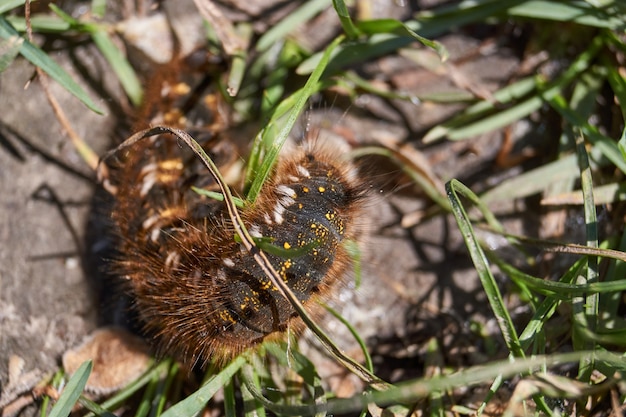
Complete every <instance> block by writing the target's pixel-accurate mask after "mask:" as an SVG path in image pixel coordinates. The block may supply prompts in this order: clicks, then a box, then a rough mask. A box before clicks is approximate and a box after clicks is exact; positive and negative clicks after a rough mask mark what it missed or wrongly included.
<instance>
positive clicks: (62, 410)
mask: <svg viewBox="0 0 626 417" xmlns="http://www.w3.org/2000/svg"><path fill="white" fill-rule="evenodd" d="M92 367H93V364H92V363H91V361H86V362H84V363H83V364H82V365H81V366H80V367H79V368H78V370H77V371H76V372H75V373H74V375H72V377H71V378H70V380H69V381H68V382H67V385H66V386H65V388H63V392H61V396H60V397H59V399H58V400H57V402H56V404H55V405H54V407H52V410H50V414H48V416H49V417H67V416H69V415H70V413H71V412H72V408H73V407H74V404H76V402H77V401H78V398H79V397H80V394H82V392H83V389H85V385H86V384H87V379H89V374H90V373H91V368H92Z"/></svg>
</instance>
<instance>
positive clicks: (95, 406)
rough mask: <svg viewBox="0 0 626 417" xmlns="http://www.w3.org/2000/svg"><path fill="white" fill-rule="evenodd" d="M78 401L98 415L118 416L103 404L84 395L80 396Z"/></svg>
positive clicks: (105, 416) (104, 416)
mask: <svg viewBox="0 0 626 417" xmlns="http://www.w3.org/2000/svg"><path fill="white" fill-rule="evenodd" d="M78 403H79V404H80V405H82V406H83V407H85V409H87V410H89V411H90V412H92V413H93V414H95V415H96V416H98V417H116V416H115V414H113V413H112V412H110V411H109V410H106V409H104V408H103V407H102V406H101V405H99V404H97V403H95V402H94V401H92V400H90V399H89V398H87V397H84V396H82V395H81V396H80V397H79V398H78Z"/></svg>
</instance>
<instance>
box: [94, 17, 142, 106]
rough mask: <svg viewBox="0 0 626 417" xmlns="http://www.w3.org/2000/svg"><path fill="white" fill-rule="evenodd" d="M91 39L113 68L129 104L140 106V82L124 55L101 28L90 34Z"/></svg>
mask: <svg viewBox="0 0 626 417" xmlns="http://www.w3.org/2000/svg"><path fill="white" fill-rule="evenodd" d="M91 38H92V39H93V42H94V43H95V44H96V46H97V47H98V49H99V50H100V52H101V53H102V55H103V56H104V57H105V58H106V60H107V61H108V62H109V65H111V68H113V72H115V75H117V78H118V79H119V80H120V83H121V84H122V88H123V89H124V91H125V92H126V94H127V95H128V98H130V101H131V103H133V105H135V106H139V105H140V104H141V100H142V98H143V89H142V87H141V81H139V77H137V74H135V70H134V69H133V67H132V66H131V65H130V63H129V62H128V60H127V59H126V57H125V56H124V54H122V52H121V51H120V50H119V49H118V48H117V46H115V44H114V43H113V41H112V40H111V38H110V37H109V34H108V33H107V32H106V31H105V30H104V29H101V28H98V29H95V30H94V31H92V32H91Z"/></svg>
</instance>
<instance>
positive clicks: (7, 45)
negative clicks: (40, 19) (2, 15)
mask: <svg viewBox="0 0 626 417" xmlns="http://www.w3.org/2000/svg"><path fill="white" fill-rule="evenodd" d="M23 43H24V38H21V37H19V36H11V37H9V38H8V39H0V73H1V72H3V71H4V70H5V69H7V68H8V67H9V65H11V64H12V63H13V61H14V60H15V57H16V56H17V54H19V53H20V49H21V48H22V44H23Z"/></svg>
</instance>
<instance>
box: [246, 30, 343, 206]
mask: <svg viewBox="0 0 626 417" xmlns="http://www.w3.org/2000/svg"><path fill="white" fill-rule="evenodd" d="M342 41H343V36H339V37H338V38H336V39H335V40H334V41H333V42H332V43H331V44H330V45H329V46H328V47H327V48H326V50H325V52H324V56H323V59H322V60H321V61H320V63H319V65H318V66H317V68H316V69H315V71H313V73H312V74H311V76H310V77H309V79H308V80H307V82H306V84H305V85H304V87H303V88H302V89H301V90H299V91H298V92H296V93H294V95H293V99H294V100H295V104H294V106H293V108H292V109H291V112H290V113H289V116H288V118H287V121H286V122H285V124H284V125H283V126H282V128H281V129H280V131H279V132H278V134H277V135H276V137H274V138H272V140H271V142H270V141H269V140H268V136H269V135H270V134H271V132H272V131H273V129H272V125H273V124H275V123H276V122H277V117H276V116H277V114H275V116H274V117H273V118H272V120H270V122H269V123H268V126H266V128H265V130H264V131H263V133H262V135H261V137H260V140H261V142H262V143H270V145H269V146H268V147H267V148H266V149H265V151H264V152H263V162H261V164H260V165H259V166H258V170H257V171H256V172H254V179H253V180H252V184H250V187H249V188H248V191H247V194H246V199H247V200H248V201H250V202H254V201H255V200H256V198H257V196H258V195H259V193H260V191H261V187H262V186H263V184H264V183H265V181H266V180H267V178H268V177H269V175H270V173H271V171H272V168H273V167H274V163H275V162H276V160H277V159H278V154H279V153H280V150H281V149H282V146H283V144H284V143H285V141H286V140H287V138H288V137H289V133H290V132H291V129H292V128H293V126H294V125H295V123H296V121H297V119H298V117H299V116H300V113H301V112H302V110H303V109H304V107H305V106H306V103H307V101H308V100H309V98H310V97H311V96H312V95H313V94H315V93H316V92H317V89H318V88H319V80H320V78H321V76H322V73H323V72H324V70H325V68H326V65H327V64H328V60H329V58H330V55H331V54H332V52H333V50H334V49H335V48H336V47H337V45H339V44H340V43H341V42H342ZM277 111H278V109H277ZM252 159H255V158H251V160H252Z"/></svg>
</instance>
